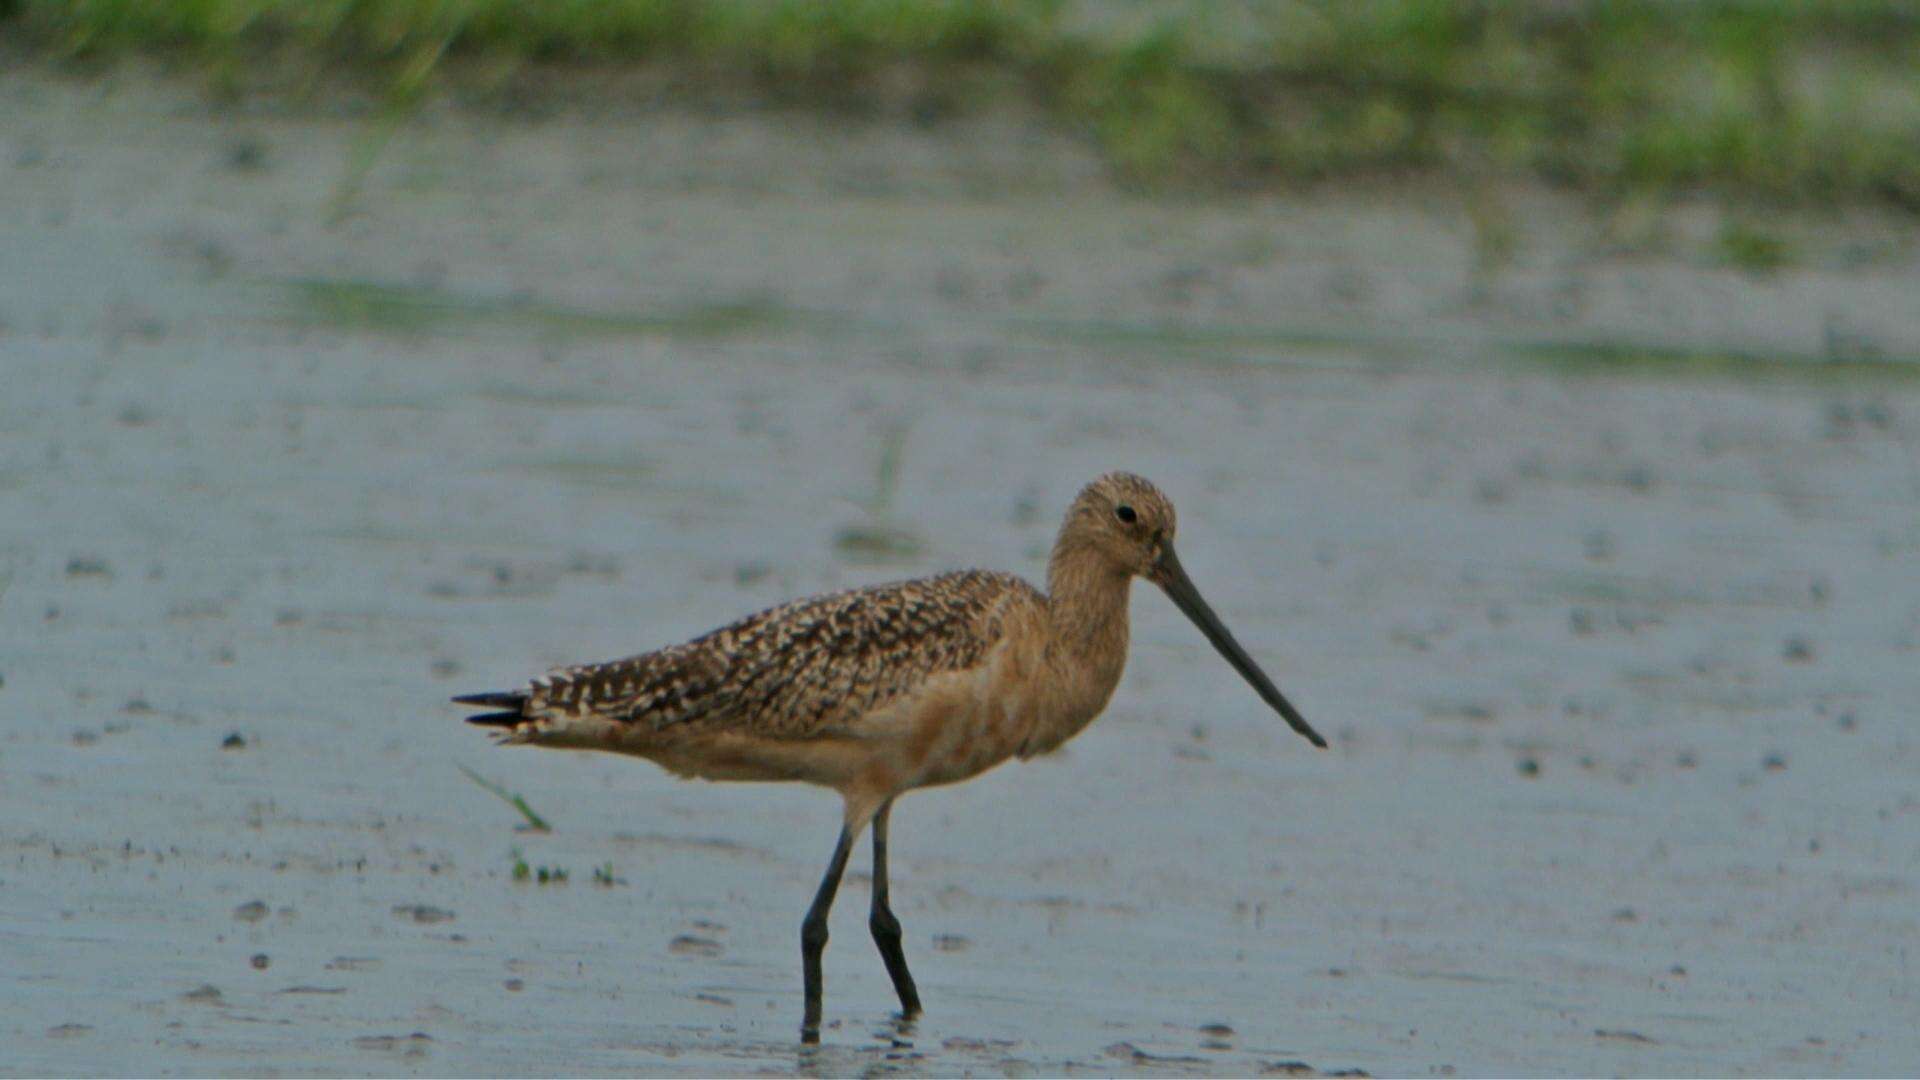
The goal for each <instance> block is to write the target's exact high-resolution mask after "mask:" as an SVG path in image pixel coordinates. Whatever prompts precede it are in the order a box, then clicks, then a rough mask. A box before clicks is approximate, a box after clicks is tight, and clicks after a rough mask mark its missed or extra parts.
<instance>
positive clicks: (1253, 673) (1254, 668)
mask: <svg viewBox="0 0 1920 1080" xmlns="http://www.w3.org/2000/svg"><path fill="white" fill-rule="evenodd" d="M1154 569H1155V573H1154V575H1153V581H1154V583H1155V584H1157V585H1159V586H1160V587H1161V588H1162V589H1165V590H1166V591H1167V596H1168V597H1169V598H1171V599H1172V600H1173V602H1174V604H1175V605H1176V606H1177V607H1179V609H1180V610H1181V611H1184V612H1186V613H1187V618H1189V619H1192V620H1193V624H1194V625H1195V626H1198V627H1199V628H1200V632H1201V633H1203V634H1205V635H1207V640H1208V641H1211V642H1213V647H1214V648H1216V649H1218V650H1220V655H1221V656H1224V657H1226V658H1227V663H1229V664H1232V665H1233V670H1235V671H1238V672H1239V673H1240V677H1241V678H1243V679H1245V680H1247V682H1249V683H1251V684H1252V685H1253V688H1254V689H1255V690H1256V691H1258V692H1259V694H1260V696H1261V697H1262V698H1264V699H1265V700H1266V702H1267V704H1269V705H1271V706H1273V707H1274V709H1275V711H1277V712H1279V714H1280V715H1281V716H1283V717H1285V718H1286V721H1287V723H1288V725H1290V726H1291V727H1292V728H1293V730H1295V731H1297V732H1299V733H1300V734H1301V735H1303V736H1305V737H1306V740H1307V741H1308V742H1310V743H1312V744H1313V745H1315V746H1319V747H1325V746H1326V745H1327V740H1325V739H1323V738H1321V737H1320V733H1319V732H1317V731H1315V730H1313V725H1311V724H1309V723H1307V718H1306V717H1304V716H1301V715H1300V710H1298V709H1296V708H1294V707H1293V703H1292V702H1290V701H1288V700H1287V699H1286V697H1285V695H1283V694H1281V693H1280V690H1279V688H1278V687H1275V686H1274V685H1273V681H1272V680H1271V679H1268V678H1267V673H1266V672H1264V671H1261V670H1260V665H1259V664H1256V663H1254V662H1253V657H1251V656H1248V655H1247V650H1245V649H1243V648H1241V647H1240V643H1239V642H1237V641H1235V640H1233V635H1232V634H1231V633H1229V632H1228V630H1227V626H1226V624H1225V623H1223V622H1221V621H1220V616H1218V615H1215V614H1214V613H1213V609H1212V608H1210V607H1208V606H1207V602H1206V601H1205V600H1202V599H1201V598H1200V590H1199V589H1196V588H1194V587H1193V580H1192V579H1191V578H1189V577H1187V572H1186V570H1184V569H1182V568H1181V566H1180V560H1179V559H1176V558H1174V555H1173V547H1172V545H1168V546H1167V547H1165V548H1163V549H1162V554H1161V556H1160V562H1159V565H1157V566H1156V567H1155V568H1154Z"/></svg>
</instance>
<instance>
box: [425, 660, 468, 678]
mask: <svg viewBox="0 0 1920 1080" xmlns="http://www.w3.org/2000/svg"><path fill="white" fill-rule="evenodd" d="M428 670H429V671H431V672H432V673H433V677H434V678H436V679H447V678H451V677H453V676H455V675H458V674H460V661H458V660H446V659H441V660H435V661H434V662H433V665H432V666H431V667H430V668H428Z"/></svg>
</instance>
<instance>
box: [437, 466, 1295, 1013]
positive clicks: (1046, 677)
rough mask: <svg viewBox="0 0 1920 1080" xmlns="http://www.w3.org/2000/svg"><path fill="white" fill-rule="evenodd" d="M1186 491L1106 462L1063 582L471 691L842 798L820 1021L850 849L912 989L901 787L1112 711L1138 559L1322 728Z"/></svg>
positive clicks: (517, 738) (1225, 650)
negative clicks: (869, 843) (900, 845)
mask: <svg viewBox="0 0 1920 1080" xmlns="http://www.w3.org/2000/svg"><path fill="white" fill-rule="evenodd" d="M1175 525H1176V522H1175V517H1174V511H1173V504H1172V503H1171V502H1169V501H1168V500H1167V498H1166V496H1164V495H1162V494H1161V493H1160V491H1159V489H1158V488H1155V487H1154V486H1153V485H1152V484H1150V483H1148V482H1147V481H1146V480H1144V479H1142V478H1140V477H1138V476H1134V475H1132V474H1130V473H1108V474H1107V475H1105V476H1102V477H1100V478H1099V479H1097V480H1095V481H1094V482H1093V483H1091V484H1088V485H1087V486H1086V487H1085V488H1084V489H1082V490H1081V492H1080V494H1079V496H1078V497H1076V498H1075V499H1074V501H1073V504H1072V506H1070V507H1069V508H1068V510H1067V515H1066V520H1065V521H1064V522H1063V523H1062V525H1061V527H1060V534H1059V537H1058V538H1057V539H1056V540H1055V542H1054V548H1053V554H1052V557H1051V558H1050V559H1049V561H1048V564H1047V591H1046V592H1045V593H1042V592H1040V591H1039V590H1038V589H1035V588H1034V587H1033V586H1031V585H1029V584H1027V583H1026V582H1025V581H1022V580H1021V579H1019V578H1017V577H1014V576H1012V575H1009V574H998V573H990V572H987V571H983V570H964V571H959V572H957V573H950V574H941V575H939V576H937V577H929V578H920V579H917V580H913V581H903V582H896V583H893V584H888V585H875V586H870V587H868V588H863V589H852V590H849V591H846V592H839V593H832V594H830V595H825V596H817V597H812V598H809V599H805V600H797V601H794V602H792V603H789V604H783V605H781V606H779V607H775V608H769V609H768V610H766V611H763V612H760V613H758V614H755V615H750V616H748V617H746V618H744V619H741V620H739V621H738V622H735V623H731V624H729V625H727V626H723V627H721V628H720V629H718V630H715V631H713V632H712V633H709V634H706V635H703V636H701V637H698V638H695V639H694V640H692V641H689V642H687V643H685V644H682V645H673V646H669V647H667V648H664V649H660V650H657V651H654V652H650V653H642V654H640V655H638V656H631V657H627V658H625V659H622V660H614V661H609V662H607V663H602V664H586V665H581V666H578V667H568V668H561V669H558V670H555V671H553V672H551V673H549V674H548V675H546V676H545V677H542V678H539V679H535V680H534V681H533V682H532V683H531V684H529V685H528V686H527V687H526V688H525V689H522V690H517V691H511V692H506V693H488V694H474V695H469V696H465V697H460V698H456V699H455V700H456V701H460V702H465V703H469V704H476V705H485V706H489V707H493V708H498V709H500V710H502V711H499V712H493V713H487V714H483V715H480V716H475V717H472V718H471V719H472V720H473V722H475V723H478V724H484V725H490V726H497V727H501V728H504V729H505V732H504V734H503V736H502V740H503V741H504V742H508V743H517V744H532V745H539V746H549V747H559V748H572V749H592V750H609V751H614V752H618V753H626V754H633V755H636V756H639V757H644V758H647V759H649V760H652V761H654V762H657V763H658V764H660V765H662V766H664V767H666V768H667V769H670V770H672V771H673V772H675V773H678V774H680V775H683V776H694V777H702V778H705V779H709V780H800V781H806V782H809V783H814V784H820V785H822V786H825V787H830V788H833V789H834V790H836V791H838V792H839V793H840V795H841V797H842V799H843V800H844V801H845V804H846V807H845V815H844V822H843V826H842V829H841V835H840V843H839V845H838V847H837V848H836V849H835V853H834V859H833V862H832V863H831V864H830V866H829V869H828V873H827V877H826V879H825V880H824V881H822V883H821V889H820V892H819V893H818V894H817V895H816V897H815V900H814V906H813V909H812V910H810V911H809V913H808V917H807V921H806V924H805V925H804V927H803V932H802V942H803V946H804V948H803V960H804V961H805V965H804V966H805V968H806V990H807V1008H806V1014H805V1020H804V1021H803V1024H802V1034H803V1036H806V1037H817V1034H818V1027H819V1013H820V952H821V950H822V949H823V948H824V946H825V943H826V910H827V907H828V905H830V904H831V903H832V901H833V896H834V892H835V891H836V890H837V888H838V885H839V880H840V875H841V873H842V871H843V870H844V869H845V866H846V859H847V854H848V851H849V850H850V848H851V845H852V843H853V841H854V839H855V838H857V837H858V836H859V834H860V833H861V831H862V830H864V829H865V828H866V827H867V826H868V825H869V824H871V825H872V826H873V829H874V907H873V915H872V926H873V932H874V937H875V941H876V942H877V943H878V944H879V946H880V952H881V955H882V957H883V958H884V959H885V960H886V963H887V970H888V972H889V974H891V975H892V976H893V981H894V987H895V990H896V991H897V992H898V993H899V996H900V1002H901V1006H902V1009H903V1010H904V1011H905V1013H906V1014H907V1015H909V1016H911V1015H912V1014H914V1013H916V1012H918V1011H919V1007H920V1005H919V996H918V992H917V991H916V990H915V988H914V985H913V979H912V977H911V975H909V974H908V973H907V968H906V958H905V955H904V953H903V952H902V951H901V948H900V938H899V924H898V921H897V920H895V919H894V917H893V913H892V911H891V910H890V909H888V907H887V902H886V888H887V886H886V864H885V852H886V829H887V822H888V817H889V812H890V810H891V808H892V804H893V800H894V799H895V798H896V797H898V796H899V795H901V794H903V793H905V792H907V791H911V790H914V789H916V788H921V787H929V786H933V785H937V784H948V783H953V782H956V781H959V780H964V779H967V778H968V777H971V776H976V775H978V774H979V773H981V772H984V771H985V770H987V769H990V768H993V767H994V766H995V765H998V764H1000V763H1001V762H1004V761H1006V760H1008V759H1010V758H1014V757H1021V758H1025V757H1030V756H1032V755H1034V754H1038V753H1045V752H1046V751H1049V750H1052V749H1054V748H1055V747H1057V746H1059V745H1060V744H1061V743H1063V742H1065V741H1066V740H1068V739H1070V738H1072V737H1073V736H1074V735H1075V734H1076V733H1078V732H1079V731H1080V730H1081V729H1083V728H1084V727H1086V725H1087V724H1088V723H1090V722H1092V720H1093V719H1094V717H1096V716H1098V715H1099V714H1100V711H1101V710H1102V709H1103V708H1105V707H1106V704H1107V700H1108V699H1109V698H1110V697H1111V696H1112V694H1113V690H1114V687H1115V686H1116V685H1117V684H1118V683H1119V681H1120V672H1121V669H1122V668H1123V667H1124V666H1125V662H1126V652H1127V604H1128V598H1129V595H1130V593H1131V585H1132V581H1133V579H1134V578H1135V577H1144V578H1147V579H1148V580H1149V581H1152V582H1154V583H1155V584H1157V585H1159V586H1160V587H1161V588H1162V589H1164V590H1165V591H1166V592H1167V595H1168V596H1169V597H1170V598H1172V599H1173V601H1174V602H1175V604H1177V605H1178V606H1179V607H1180V609H1181V610H1182V611H1184V612H1186V613H1187V615H1188V616H1189V617H1191V618H1192V619H1193V620H1194V622H1195V623H1196V624H1197V625H1198V626H1199V627H1200V629H1201V630H1202V632H1204V633H1205V634H1206V636H1207V638H1208V640H1209V641H1211V642H1213V644H1214V646H1215V647H1216V648H1217V649H1219V650H1220V652H1221V654H1222V655H1223V656H1225V657H1226V659H1227V660H1228V662H1229V663H1231V664H1232V665H1233V666H1234V667H1235V668H1236V669H1237V670H1238V671H1239V672H1240V673H1241V674H1242V675H1243V676H1244V677H1245V678H1246V679H1247V680H1248V681H1249V682H1250V683H1252V684H1253V686H1254V688H1255V689H1256V690H1257V691H1258V692H1259V693H1260V695H1261V697H1263V698H1265V699H1266V701H1267V702H1268V703H1269V704H1270V705H1272V706H1273V707H1274V708H1275V709H1276V710H1277V711H1279V712H1280V713H1281V715H1282V716H1284V717H1285V718H1286V720H1287V722H1288V723H1289V724H1291V725H1292V726H1293V727H1294V729H1295V730H1296V731H1298V732H1300V734H1301V735H1303V736H1305V737H1306V738H1308V739H1309V740H1311V741H1312V742H1313V743H1314V744H1315V745H1317V746H1325V745H1326V743H1325V741H1324V740H1322V739H1321V738H1320V736H1319V734H1318V733H1316V732H1314V730H1313V729H1312V728H1311V727H1310V726H1308V725H1307V723H1306V721H1305V720H1304V719H1302V718H1301V717H1300V715H1299V713H1298V712H1297V711H1295V710H1294V708H1293V706H1292V705H1291V704H1289V703H1288V702H1287V700H1286V699H1285V698H1284V697H1282V696H1281V695H1280V692H1279V691H1278V690H1276V689H1274V687H1273V684H1272V683H1271V682H1269V681H1267V678H1266V676H1265V675H1264V674H1263V673H1261V671H1260V670H1259V668H1258V666H1257V665H1255V664H1254V662H1253V660H1252V659H1251V658H1250V657H1248V656H1247V654H1246V652H1245V650H1243V649H1241V647H1240V646H1239V644H1238V643H1237V642H1235V641H1234V640H1233V637H1232V635H1230V634H1229V633H1228V632H1227V630H1226V628H1225V626H1223V625H1222V624H1221V623H1220V620H1219V618H1218V617H1217V616H1216V615H1214V613H1213V611H1212V609H1210V608H1208V607H1207V605H1206V602H1205V601H1204V600H1202V599H1201V598H1200V594H1199V592H1198V591H1196V590H1195V589H1194V587H1193V584H1192V582H1191V581H1189V580H1188V579H1187V576H1186V573H1185V572H1184V571H1183V570H1182V569H1181V568H1180V563H1179V560H1178V559H1176V558H1175V557H1174V552H1173V538H1174V531H1175Z"/></svg>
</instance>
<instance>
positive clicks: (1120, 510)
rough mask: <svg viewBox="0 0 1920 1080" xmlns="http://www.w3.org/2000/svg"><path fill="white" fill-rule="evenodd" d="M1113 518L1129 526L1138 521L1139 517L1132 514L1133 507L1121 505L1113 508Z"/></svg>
mask: <svg viewBox="0 0 1920 1080" xmlns="http://www.w3.org/2000/svg"><path fill="white" fill-rule="evenodd" d="M1113 516H1114V517H1117V518H1119V519H1120V520H1121V521H1124V522H1126V523H1127V524H1129V525H1131V524H1133V523H1134V522H1136V521H1139V520H1140V515H1139V514H1136V513H1134V512H1133V507H1131V506H1128V505H1126V504H1125V503H1122V504H1120V505H1119V506H1116V507H1114V508H1113Z"/></svg>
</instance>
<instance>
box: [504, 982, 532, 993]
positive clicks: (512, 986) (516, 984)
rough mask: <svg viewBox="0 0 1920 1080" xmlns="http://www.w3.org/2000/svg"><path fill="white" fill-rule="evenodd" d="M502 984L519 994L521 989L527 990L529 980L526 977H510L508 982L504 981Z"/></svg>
mask: <svg viewBox="0 0 1920 1080" xmlns="http://www.w3.org/2000/svg"><path fill="white" fill-rule="evenodd" d="M501 985H502V986H505V987H506V988H507V989H508V990H510V991H512V992H513V993H516V994H517V993H519V992H520V991H522V990H525V989H526V988H527V981H526V980H525V979H508V980H507V981H506V982H504V983H502V984H501Z"/></svg>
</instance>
